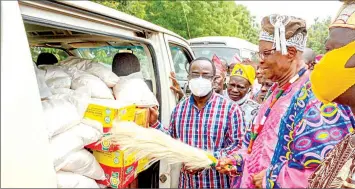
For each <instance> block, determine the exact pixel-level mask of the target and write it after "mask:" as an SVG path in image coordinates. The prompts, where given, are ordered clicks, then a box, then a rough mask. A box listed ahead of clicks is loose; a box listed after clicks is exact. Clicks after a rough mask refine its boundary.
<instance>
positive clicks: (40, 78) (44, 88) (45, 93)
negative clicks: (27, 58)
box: [33, 63, 52, 99]
mask: <svg viewBox="0 0 355 189" xmlns="http://www.w3.org/2000/svg"><path fill="white" fill-rule="evenodd" d="M33 67H34V69H35V73H36V78H37V84H38V89H39V94H40V96H41V99H44V98H47V97H49V96H51V95H52V92H51V90H50V88H49V87H48V85H47V84H46V82H45V79H44V78H45V74H46V72H45V71H44V70H40V69H38V68H37V66H36V64H35V63H33Z"/></svg>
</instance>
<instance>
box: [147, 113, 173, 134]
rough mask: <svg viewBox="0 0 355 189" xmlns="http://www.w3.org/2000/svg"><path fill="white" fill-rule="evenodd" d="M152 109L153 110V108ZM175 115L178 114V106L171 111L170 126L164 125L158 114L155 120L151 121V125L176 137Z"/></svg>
mask: <svg viewBox="0 0 355 189" xmlns="http://www.w3.org/2000/svg"><path fill="white" fill-rule="evenodd" d="M151 111H153V110H151ZM156 111H157V110H156ZM151 114H157V112H151ZM175 116H176V107H175V108H174V110H173V112H172V113H171V117H170V124H169V128H165V127H164V126H163V124H162V123H160V121H159V120H158V119H157V117H158V116H153V117H154V118H153V121H151V124H150V127H151V128H154V129H158V130H160V131H162V132H164V133H166V134H168V135H170V136H171V137H173V138H176V132H175V129H176V128H175ZM151 117H152V116H151ZM152 123H153V124H152Z"/></svg>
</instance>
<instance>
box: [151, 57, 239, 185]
mask: <svg viewBox="0 0 355 189" xmlns="http://www.w3.org/2000/svg"><path fill="white" fill-rule="evenodd" d="M215 74H216V68H215V65H214V64H213V63H212V62H211V61H210V60H209V59H207V58H198V59H195V60H193V61H192V62H191V63H190V69H189V77H188V78H189V86H190V89H191V92H192V95H191V96H190V97H187V98H186V99H184V100H182V101H181V102H180V103H179V104H178V105H177V106H176V107H175V109H174V111H173V112H172V114H171V120H170V125H169V127H168V128H166V127H163V126H162V125H161V123H160V122H159V121H158V120H157V116H154V117H155V119H151V121H150V125H151V127H153V128H156V129H159V130H162V131H163V132H166V133H167V134H169V135H171V136H172V137H173V138H175V139H178V140H181V141H182V142H184V143H186V144H189V145H191V146H194V147H197V148H200V149H203V150H208V151H211V152H212V153H213V155H214V156H215V157H216V158H218V159H220V158H222V157H226V156H229V155H231V154H233V152H234V151H236V150H238V149H240V148H241V146H242V140H241V137H242V131H241V128H243V127H244V122H243V117H242V112H241V111H240V109H239V107H238V105H237V104H235V103H233V102H231V101H229V100H227V99H225V98H223V97H222V96H221V95H218V94H216V93H215V92H213V90H212V80H213V77H214V76H215ZM151 110H152V114H157V113H156V112H154V111H153V109H151ZM219 171H221V172H223V171H225V170H224V169H223V168H222V169H221V168H219ZM179 188H229V176H227V175H225V174H221V173H219V172H218V171H216V169H208V170H190V169H189V168H188V167H183V170H182V171H181V173H180V182H179Z"/></svg>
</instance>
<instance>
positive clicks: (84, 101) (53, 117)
mask: <svg viewBox="0 0 355 189" xmlns="http://www.w3.org/2000/svg"><path fill="white" fill-rule="evenodd" d="M89 100H90V91H89V90H88V88H86V87H82V88H78V89H77V90H76V91H73V93H71V94H56V95H52V96H50V97H48V99H47V100H44V101H42V108H43V112H44V119H45V123H46V126H47V131H48V137H49V138H51V137H53V136H54V135H57V134H60V133H62V132H64V131H66V130H68V129H70V128H71V127H73V126H75V125H77V124H79V123H80V121H81V119H82V118H83V117H84V113H85V111H86V109H87V107H88V103H89Z"/></svg>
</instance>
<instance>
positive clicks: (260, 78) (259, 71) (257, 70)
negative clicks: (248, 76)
mask: <svg viewBox="0 0 355 189" xmlns="http://www.w3.org/2000/svg"><path fill="white" fill-rule="evenodd" d="M256 79H257V80H258V83H259V84H261V83H262V81H263V75H262V74H261V68H260V66H258V67H257V69H256Z"/></svg>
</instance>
